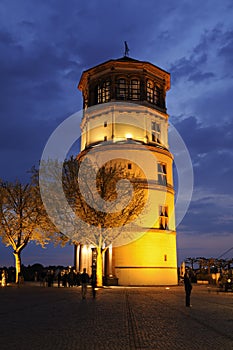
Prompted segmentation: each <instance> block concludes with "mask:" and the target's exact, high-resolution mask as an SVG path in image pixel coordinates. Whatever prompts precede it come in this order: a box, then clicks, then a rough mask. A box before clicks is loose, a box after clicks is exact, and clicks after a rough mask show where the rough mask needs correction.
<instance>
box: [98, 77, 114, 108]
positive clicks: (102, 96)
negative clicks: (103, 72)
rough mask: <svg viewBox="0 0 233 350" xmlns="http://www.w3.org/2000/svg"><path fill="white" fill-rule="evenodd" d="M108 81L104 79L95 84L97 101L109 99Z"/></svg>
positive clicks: (107, 100) (103, 101)
mask: <svg viewBox="0 0 233 350" xmlns="http://www.w3.org/2000/svg"><path fill="white" fill-rule="evenodd" d="M110 85H111V84H110V81H109V80H105V81H103V82H102V83H101V84H99V85H98V86H97V103H105V102H109V101H110Z"/></svg>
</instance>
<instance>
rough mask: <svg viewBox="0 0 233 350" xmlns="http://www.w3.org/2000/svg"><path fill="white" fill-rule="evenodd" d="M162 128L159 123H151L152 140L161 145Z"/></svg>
mask: <svg viewBox="0 0 233 350" xmlns="http://www.w3.org/2000/svg"><path fill="white" fill-rule="evenodd" d="M160 136H161V128H160V124H159V123H157V122H152V123H151V138H152V141H153V142H157V143H160Z"/></svg>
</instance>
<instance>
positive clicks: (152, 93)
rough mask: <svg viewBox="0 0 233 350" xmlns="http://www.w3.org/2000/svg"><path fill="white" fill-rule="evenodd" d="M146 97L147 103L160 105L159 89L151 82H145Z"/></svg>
mask: <svg viewBox="0 0 233 350" xmlns="http://www.w3.org/2000/svg"><path fill="white" fill-rule="evenodd" d="M146 96H147V101H148V102H150V103H154V104H155V105H159V104H160V88H159V87H158V86H157V85H156V84H155V83H154V82H153V81H152V80H147V83H146Z"/></svg>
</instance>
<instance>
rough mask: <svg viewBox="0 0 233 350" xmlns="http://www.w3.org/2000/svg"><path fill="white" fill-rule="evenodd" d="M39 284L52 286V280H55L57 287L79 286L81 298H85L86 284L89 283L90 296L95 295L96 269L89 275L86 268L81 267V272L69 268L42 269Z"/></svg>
mask: <svg viewBox="0 0 233 350" xmlns="http://www.w3.org/2000/svg"><path fill="white" fill-rule="evenodd" d="M39 280H40V284H41V286H43V287H53V285H54V281H55V280H56V281H57V286H58V287H74V286H77V287H79V286H81V291H82V298H83V299H85V298H86V295H87V286H88V284H89V283H90V284H91V287H92V296H93V298H95V296H96V285H97V277H96V270H95V269H93V270H92V275H91V277H90V276H89V275H88V273H87V270H86V268H84V269H83V272H82V273H80V272H76V271H75V270H73V269H69V270H59V271H57V272H56V271H55V272H54V271H53V270H48V271H43V272H42V273H41V274H40V275H39Z"/></svg>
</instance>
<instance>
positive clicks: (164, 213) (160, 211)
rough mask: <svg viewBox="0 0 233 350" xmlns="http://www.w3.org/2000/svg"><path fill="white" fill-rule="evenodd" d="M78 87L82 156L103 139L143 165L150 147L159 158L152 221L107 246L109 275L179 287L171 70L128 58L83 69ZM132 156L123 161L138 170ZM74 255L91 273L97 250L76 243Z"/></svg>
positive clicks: (153, 176) (153, 174) (152, 181)
mask: <svg viewBox="0 0 233 350" xmlns="http://www.w3.org/2000/svg"><path fill="white" fill-rule="evenodd" d="M78 88H79V89H80V90H81V91H82V94H83V109H84V113H83V119H82V122H81V152H80V155H79V157H82V154H84V153H85V152H87V151H88V150H89V149H93V148H95V149H96V150H97V152H98V146H99V145H100V144H101V145H102V144H103V143H104V145H105V146H104V147H105V149H106V150H107V149H108V148H109V147H112V146H113V145H114V149H118V147H119V148H121V150H122V148H123V150H124V153H125V154H126V155H130V152H131V151H132V147H133V149H134V151H136V154H137V157H138V159H139V158H141V159H139V162H141V164H143V160H144V156H145V152H147V151H148V152H150V154H152V156H153V157H154V159H155V166H154V165H151V169H150V175H149V178H148V176H147V179H146V180H147V183H148V186H149V187H150V190H151V193H152V197H151V198H152V200H151V205H150V213H149V216H148V217H150V219H149V220H148V221H145V222H144V223H143V233H142V234H141V235H140V236H139V237H138V239H135V240H133V241H131V242H128V243H126V244H123V245H121V246H117V247H113V248H112V247H110V248H109V249H108V251H107V252H106V256H105V261H104V264H105V266H104V271H105V277H108V276H112V275H113V276H116V278H117V279H118V283H119V285H175V284H177V256H176V228H175V214H174V213H175V208H174V188H173V174H172V164H173V157H172V154H171V153H170V151H169V145H168V117H169V116H168V114H167V110H166V92H167V91H168V90H169V89H170V74H169V73H168V72H166V71H164V70H163V69H161V68H159V67H157V66H155V65H153V64H151V63H149V62H143V61H138V60H135V59H132V58H130V57H127V56H124V57H122V58H119V59H112V60H109V61H107V62H104V63H102V64H99V65H97V66H95V67H93V68H90V69H88V70H86V71H84V72H83V74H82V76H81V79H80V82H79V85H78ZM142 146H143V148H142ZM101 152H103V147H102V148H101ZM126 158H127V156H126ZM128 158H129V160H124V162H125V166H126V168H127V169H128V170H129V171H132V172H134V171H135V172H136V170H137V169H136V165H135V164H134V163H133V162H130V156H128ZM145 166H147V167H148V164H145ZM144 180H145V179H143V178H139V179H138V181H144ZM153 218H154V220H153ZM75 254H76V255H75V262H76V263H75V264H76V268H77V269H78V270H81V269H82V268H83V267H86V268H87V269H89V272H90V269H91V266H92V263H93V250H91V248H90V247H83V246H77V247H76V253H75Z"/></svg>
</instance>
